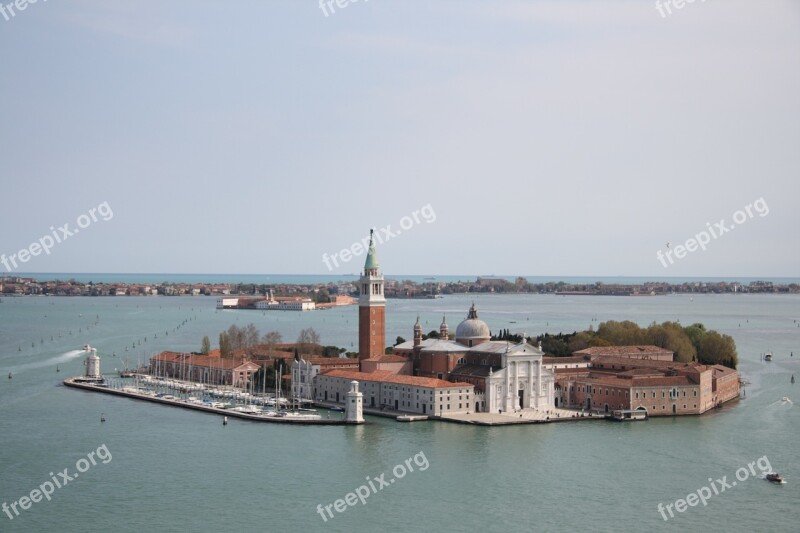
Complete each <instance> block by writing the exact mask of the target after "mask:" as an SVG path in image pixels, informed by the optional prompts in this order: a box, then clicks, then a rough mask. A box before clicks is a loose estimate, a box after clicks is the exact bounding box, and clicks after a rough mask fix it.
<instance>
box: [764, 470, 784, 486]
mask: <svg viewBox="0 0 800 533" xmlns="http://www.w3.org/2000/svg"><path fill="white" fill-rule="evenodd" d="M766 480H767V481H770V482H772V483H779V484H784V483H786V480H785V479H783V476H781V475H780V474H778V473H777V472H770V473H769V474H767V476H766Z"/></svg>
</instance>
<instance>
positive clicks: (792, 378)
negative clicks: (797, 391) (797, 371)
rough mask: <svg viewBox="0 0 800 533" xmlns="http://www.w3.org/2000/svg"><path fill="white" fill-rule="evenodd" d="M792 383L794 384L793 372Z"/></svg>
mask: <svg viewBox="0 0 800 533" xmlns="http://www.w3.org/2000/svg"><path fill="white" fill-rule="evenodd" d="M792 385H794V374H792Z"/></svg>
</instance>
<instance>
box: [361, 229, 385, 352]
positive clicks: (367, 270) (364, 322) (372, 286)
mask: <svg viewBox="0 0 800 533" xmlns="http://www.w3.org/2000/svg"><path fill="white" fill-rule="evenodd" d="M372 233H373V230H369V251H368V252H367V260H366V262H365V263H364V274H362V276H361V279H360V280H359V287H360V292H361V295H360V296H359V298H358V360H359V361H362V360H364V359H369V358H370V357H375V356H378V355H383V354H384V351H385V350H386V298H385V297H384V295H383V274H381V273H380V271H379V270H378V254H376V253H375V243H374V241H373V236H372Z"/></svg>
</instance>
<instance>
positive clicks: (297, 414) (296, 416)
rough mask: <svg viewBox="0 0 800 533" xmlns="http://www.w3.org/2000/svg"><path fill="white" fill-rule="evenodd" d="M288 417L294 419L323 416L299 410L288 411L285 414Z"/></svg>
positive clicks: (311, 418)
mask: <svg viewBox="0 0 800 533" xmlns="http://www.w3.org/2000/svg"><path fill="white" fill-rule="evenodd" d="M283 416H284V417H286V418H291V419H292V420H320V419H322V417H321V416H320V415H318V414H315V413H301V412H299V411H287V412H286V413H284V414H283Z"/></svg>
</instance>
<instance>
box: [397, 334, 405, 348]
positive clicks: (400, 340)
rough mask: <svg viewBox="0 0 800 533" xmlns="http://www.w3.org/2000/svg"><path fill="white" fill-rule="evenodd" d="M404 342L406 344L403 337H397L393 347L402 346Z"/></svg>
mask: <svg viewBox="0 0 800 533" xmlns="http://www.w3.org/2000/svg"><path fill="white" fill-rule="evenodd" d="M404 342H406V340H405V339H404V338H403V337H400V336H398V337H397V339H395V341H394V345H395V346H397V345H398V344H403V343H404Z"/></svg>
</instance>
